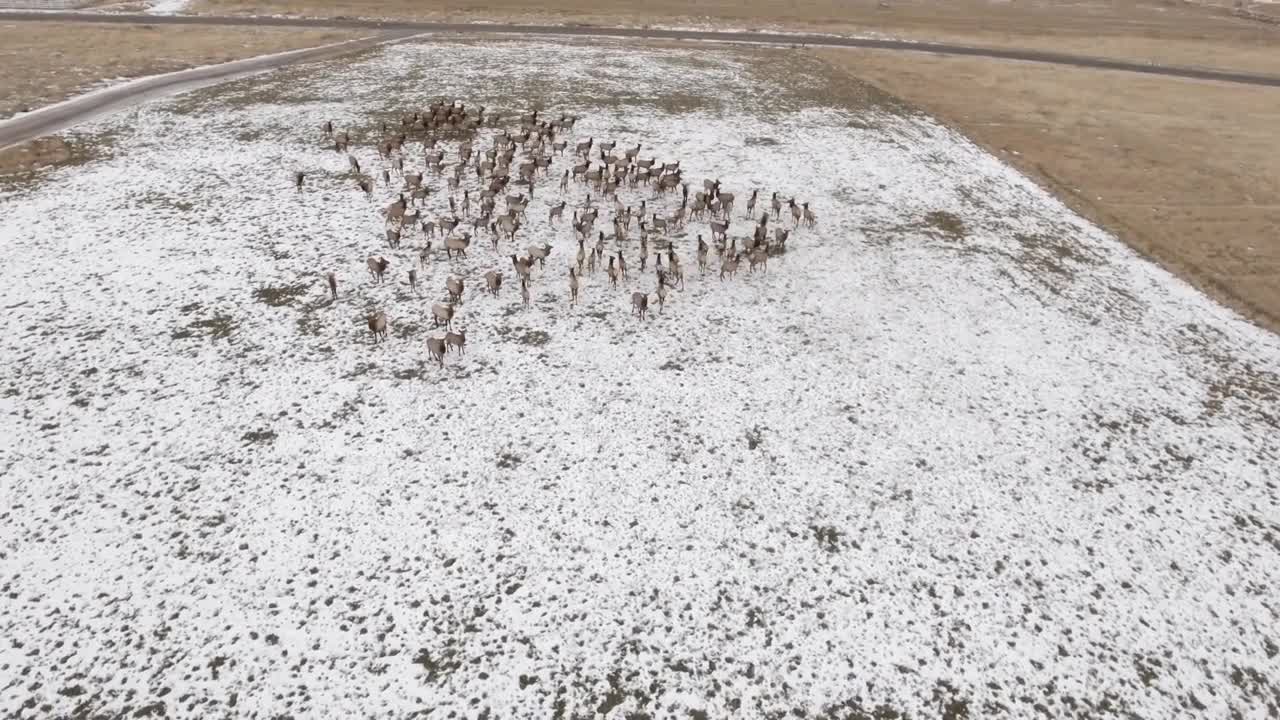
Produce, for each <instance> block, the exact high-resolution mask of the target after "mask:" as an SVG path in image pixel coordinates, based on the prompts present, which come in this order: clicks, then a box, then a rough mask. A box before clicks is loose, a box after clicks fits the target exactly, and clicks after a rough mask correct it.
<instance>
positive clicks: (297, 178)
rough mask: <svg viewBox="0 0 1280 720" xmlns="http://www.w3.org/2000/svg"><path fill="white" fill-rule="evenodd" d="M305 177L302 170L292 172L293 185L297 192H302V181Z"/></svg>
mask: <svg viewBox="0 0 1280 720" xmlns="http://www.w3.org/2000/svg"><path fill="white" fill-rule="evenodd" d="M306 177H307V174H306V173H304V172H302V171H298V172H295V173H294V174H293V187H294V188H295V189H296V190H297V191H298V192H302V181H303V180H305V179H306Z"/></svg>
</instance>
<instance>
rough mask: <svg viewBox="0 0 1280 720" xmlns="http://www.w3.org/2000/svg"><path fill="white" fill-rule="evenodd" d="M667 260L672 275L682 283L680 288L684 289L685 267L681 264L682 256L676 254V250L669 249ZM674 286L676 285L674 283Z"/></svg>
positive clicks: (676, 280)
mask: <svg viewBox="0 0 1280 720" xmlns="http://www.w3.org/2000/svg"><path fill="white" fill-rule="evenodd" d="M667 261H668V265H670V267H671V277H672V278H673V279H674V280H675V282H677V283H680V289H681V290H683V289H684V268H683V267H681V266H680V257H679V256H678V255H676V251H675V250H671V249H668V250H667ZM672 287H675V285H674V284H673V285H672Z"/></svg>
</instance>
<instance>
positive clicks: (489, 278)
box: [484, 270, 502, 295]
mask: <svg viewBox="0 0 1280 720" xmlns="http://www.w3.org/2000/svg"><path fill="white" fill-rule="evenodd" d="M484 283H485V286H486V287H487V288H488V290H489V294H490V295H497V294H498V290H500V289H501V288H502V273H500V272H498V271H497V270H490V271H489V272H487V273H485V274H484Z"/></svg>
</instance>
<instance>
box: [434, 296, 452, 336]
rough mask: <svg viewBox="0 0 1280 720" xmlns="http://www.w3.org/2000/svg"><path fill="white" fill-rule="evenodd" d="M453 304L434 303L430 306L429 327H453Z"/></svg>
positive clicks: (450, 328)
mask: <svg viewBox="0 0 1280 720" xmlns="http://www.w3.org/2000/svg"><path fill="white" fill-rule="evenodd" d="M453 312H454V309H453V305H452V304H450V303H434V304H432V306H431V323H432V324H431V327H433V328H436V327H440V326H441V325H444V326H445V328H446V329H448V330H452V329H453Z"/></svg>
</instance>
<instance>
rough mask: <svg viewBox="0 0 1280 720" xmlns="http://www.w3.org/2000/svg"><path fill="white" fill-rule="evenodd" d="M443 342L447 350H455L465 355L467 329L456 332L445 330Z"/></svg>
mask: <svg viewBox="0 0 1280 720" xmlns="http://www.w3.org/2000/svg"><path fill="white" fill-rule="evenodd" d="M444 342H445V345H446V346H447V350H457V351H458V354H459V355H466V354H467V352H466V349H465V348H466V344H467V331H466V330H459V331H458V332H452V331H451V332H447V333H445V334H444Z"/></svg>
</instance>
